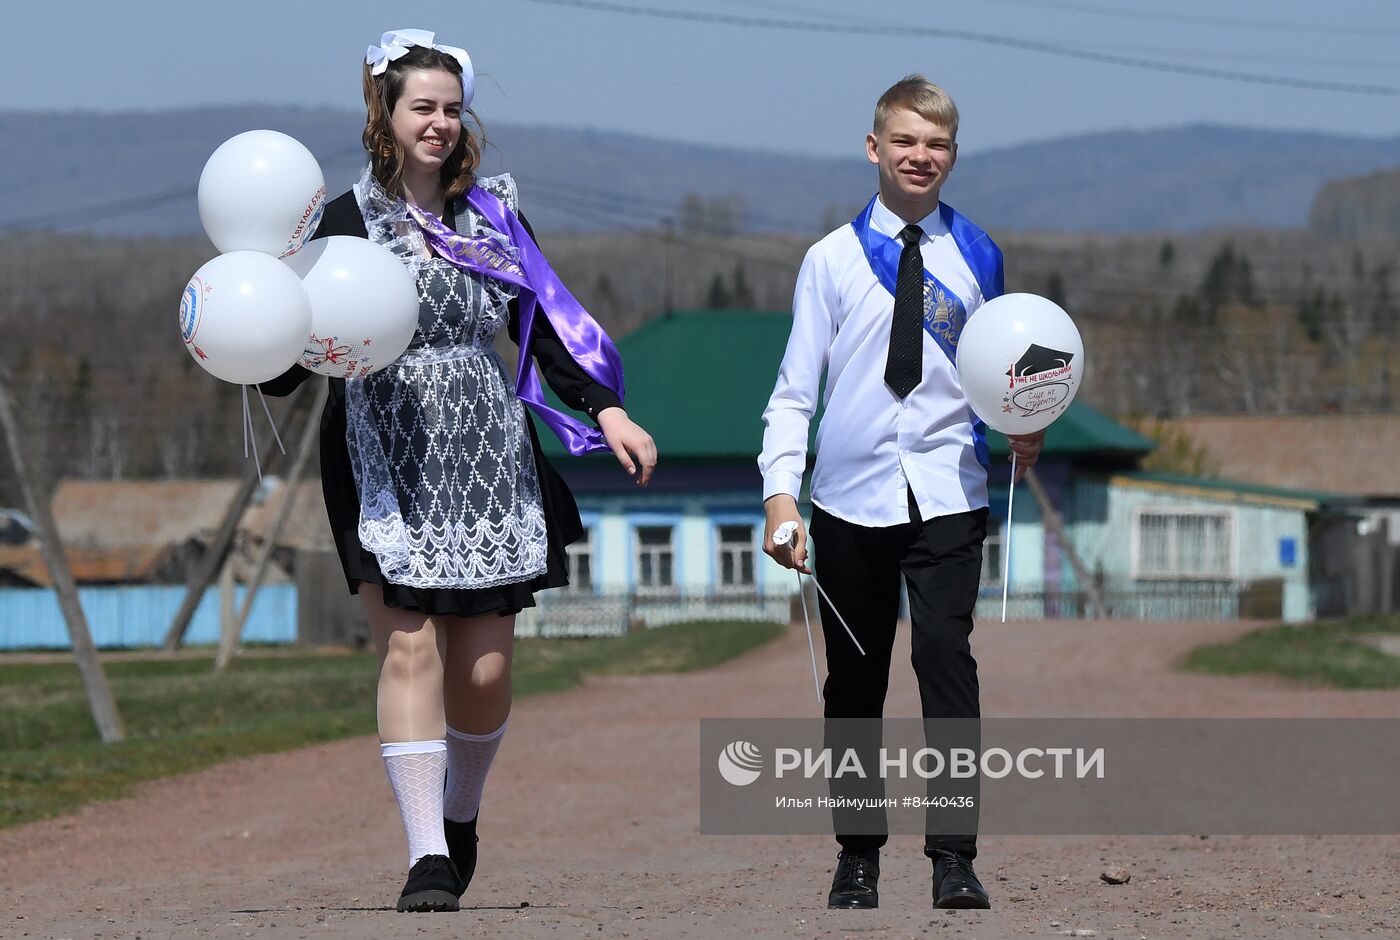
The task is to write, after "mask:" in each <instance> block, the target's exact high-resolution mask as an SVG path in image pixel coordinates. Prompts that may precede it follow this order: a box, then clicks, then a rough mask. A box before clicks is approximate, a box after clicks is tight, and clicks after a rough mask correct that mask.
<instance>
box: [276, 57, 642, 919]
mask: <svg viewBox="0 0 1400 940" xmlns="http://www.w3.org/2000/svg"><path fill="white" fill-rule="evenodd" d="M363 79H364V95H365V105H366V107H367V109H368V113H367V116H366V120H365V130H364V135H363V141H364V145H365V149H366V150H367V151H368V152H369V166H368V167H367V168H366V170H365V172H364V174H363V175H362V176H361V178H360V181H359V182H358V183H356V184H355V186H354V188H353V189H352V190H351V191H350V192H347V193H345V194H344V195H342V196H340V197H339V198H337V199H334V200H332V201H331V202H330V203H329V204H328V205H327V206H326V212H325V216H324V218H323V219H322V222H321V226H320V228H319V229H318V230H317V232H316V235H315V236H314V237H323V236H326V235H358V236H361V237H368V238H369V239H370V240H372V241H374V242H376V243H378V244H381V245H384V246H386V247H388V248H389V249H391V250H392V251H394V252H395V253H396V254H398V255H399V256H400V258H401V259H402V261H403V263H404V264H405V265H407V266H408V268H409V269H410V270H411V271H412V272H413V274H414V276H415V279H416V281H417V284H418V292H419V302H420V308H419V323H418V330H417V332H416V333H415V334H414V337H413V341H412V342H411V343H410V345H409V348H408V350H407V351H406V352H405V353H404V354H403V356H402V357H400V358H399V359H398V360H397V361H396V362H395V363H394V364H393V365H391V366H390V367H388V368H387V369H384V370H382V371H380V372H378V373H375V374H373V375H370V376H368V377H365V378H363V379H351V380H348V381H342V380H338V379H332V380H331V395H330V398H329V400H328V402H327V405H326V411H325V415H324V417H323V419H322V425H321V431H322V433H321V472H322V485H323V489H324V492H325V497H326V508H327V511H328V514H329V516H330V521H331V527H332V529H333V532H334V535H335V540H336V544H337V547H338V550H339V554H340V558H341V562H342V564H343V566H344V568H345V577H346V580H347V582H348V583H349V587H350V591H351V592H352V593H358V594H359V595H360V597H361V598H362V599H363V601H364V604H365V609H366V611H367V612H368V615H369V622H370V627H371V630H372V632H373V635H374V641H375V646H376V649H377V650H378V652H379V657H380V663H381V667H380V674H379V693H378V720H379V737H380V740H381V742H382V744H381V752H382V755H383V758H384V764H385V767H386V769H387V770H388V774H389V781H390V784H391V785H392V787H393V790H394V796H395V798H396V799H397V800H398V805H399V811H400V813H401V815H402V817H403V825H404V830H405V832H406V833H407V835H408V854H409V874H408V880H407V883H406V884H405V885H404V888H403V892H402V894H401V896H400V897H399V902H398V909H399V910H400V911H455V910H457V909H458V899H459V898H460V897H461V895H462V893H463V892H464V891H465V890H466V887H467V884H468V882H470V880H471V877H472V873H473V871H474V870H475V867H476V843H477V834H476V817H477V810H478V806H479V804H480V800H481V791H482V785H483V783H484V782H485V779H486V774H487V771H488V770H489V769H490V767H491V761H492V758H493V757H494V756H495V753H496V749H497V747H498V746H499V745H500V741H501V735H502V734H503V733H504V731H505V727H506V717H507V715H508V714H509V712H510V703H511V684H510V665H511V646H512V640H513V638H514V630H515V614H516V613H518V612H519V611H520V610H521V609H522V608H525V607H530V606H533V605H534V597H533V595H534V592H535V591H538V590H541V589H543V588H548V587H557V586H559V585H563V584H566V583H568V578H567V563H566V556H565V551H564V546H565V545H567V544H568V543H569V542H571V541H574V540H575V539H577V538H579V537H580V536H581V535H582V526H581V524H580V521H579V516H578V510H577V507H576V506H575V505H574V501H573V497H572V496H571V495H570V494H569V491H568V489H567V488H566V487H565V485H564V482H563V481H562V480H561V479H560V478H559V476H558V475H557V474H556V473H555V472H554V470H553V469H552V468H551V467H550V466H549V464H548V463H546V462H545V460H544V457H543V456H542V455H541V453H540V449H539V441H538V439H537V438H536V435H535V430H534V427H533V425H532V423H531V421H530V420H528V419H527V418H526V416H525V411H524V408H523V407H522V404H521V400H522V398H523V399H524V400H526V401H529V402H530V403H531V405H532V407H534V408H535V410H536V411H537V412H538V413H539V414H540V415H541V417H543V418H544V419H545V421H546V422H547V423H548V424H549V425H550V427H551V428H552V429H553V430H554V431H555V433H557V434H559V436H560V437H561V439H562V440H563V441H564V442H565V444H566V445H567V446H568V448H569V450H570V451H571V452H572V453H575V454H581V453H585V452H588V451H591V450H601V449H603V448H605V447H606V448H611V449H612V451H613V452H614V453H615V454H616V455H617V457H618V460H619V461H620V462H621V464H622V465H623V467H624V468H626V470H627V472H628V473H631V474H637V471H638V469H640V475H638V476H637V482H638V483H639V484H642V485H645V484H646V483H647V482H648V481H649V479H650V477H651V472H652V468H653V467H654V466H655V464H656V447H655V445H654V444H653V442H652V439H651V437H650V436H649V435H648V434H647V433H646V431H644V430H643V429H642V428H641V427H639V426H637V425H636V424H634V423H633V422H632V421H631V420H630V419H629V418H628V417H627V413H626V412H625V411H624V410H623V409H622V406H621V393H622V381H621V380H622V372H621V362H620V361H619V360H618V358H617V352H616V349H615V348H614V347H613V345H612V343H611V341H610V340H609V339H608V338H607V336H606V334H605V333H603V331H602V329H601V328H599V327H598V325H597V324H596V323H595V322H594V321H593V320H592V318H591V317H589V315H588V314H587V312H585V311H584V310H583V308H582V307H580V306H579V305H578V303H577V301H575V300H574V299H573V297H572V296H571V295H570V294H569V293H568V291H567V290H566V289H565V288H564V287H563V285H562V284H560V283H559V281H558V279H557V278H556V277H555V275H554V272H553V271H552V270H551V269H550V267H549V264H548V262H546V261H545V260H544V257H543V256H542V255H541V254H540V253H539V249H538V247H536V245H535V243H534V240H533V236H532V233H531V232H530V230H529V227H528V225H526V224H525V223H524V220H523V218H520V217H518V216H516V215H515V209H516V191H515V184H514V182H513V181H512V179H511V178H510V177H509V176H508V175H503V176H496V177H490V178H481V179H479V178H477V176H476V168H477V165H478V163H479V160H480V156H481V143H482V141H481V139H480V138H479V137H478V136H477V135H476V134H474V133H473V131H472V129H471V127H469V126H468V124H467V123H465V122H464V121H463V115H464V114H466V115H470V116H471V117H472V118H473V122H474V121H475V117H476V116H475V114H474V113H473V112H472V111H471V110H470V107H469V106H470V103H471V98H472V91H473V86H474V82H473V72H472V68H471V62H470V59H469V58H468V57H467V54H466V52H464V51H463V50H461V49H457V48H455V47H452V46H442V45H437V44H435V43H434V36H433V34H432V33H430V32H426V31H424V30H395V31H392V32H388V33H385V34H384V36H383V38H382V39H381V40H380V43H379V45H377V46H371V47H369V50H368V51H367V54H366V56H365V66H364V76H363ZM478 127H479V126H478ZM537 301H538V303H537ZM503 327H505V328H508V329H509V330H510V335H511V336H512V338H514V339H515V340H516V342H517V343H519V344H520V348H521V360H522V371H521V372H520V373H519V374H518V376H517V382H516V383H511V382H509V381H508V380H507V372H506V368H505V365H504V363H503V362H502V360H501V358H500V357H499V356H498V355H497V354H496V352H495V351H494V349H493V346H492V343H493V339H494V337H495V336H496V334H497V333H498V332H499V331H500V330H501V329H502V328H503ZM532 358H533V359H534V360H537V361H538V362H539V364H540V366H541V367H542V370H543V372H544V375H545V378H546V379H547V380H548V381H549V383H550V385H551V387H552V388H554V390H555V391H556V392H557V393H558V394H559V396H560V398H561V399H562V400H563V401H564V402H566V403H567V404H569V405H570V406H571V407H575V408H578V409H579V410H580V411H582V412H585V413H586V414H587V415H588V416H589V417H591V418H593V419H594V420H595V421H596V422H597V425H598V427H596V428H595V427H592V426H589V425H585V424H583V423H582V422H579V421H577V420H576V419H574V418H572V417H570V416H566V415H563V414H561V413H559V412H557V411H553V410H551V409H549V408H547V407H545V406H544V405H543V402H541V401H540V400H539V399H540V397H541V396H540V388H539V383H538V380H537V379H535V378H534V373H533V366H532V364H531V362H530V360H531V359H532ZM310 375H311V373H309V372H307V371H305V370H303V369H301V368H300V367H293V369H292V370H290V371H289V372H288V373H287V374H285V375H283V376H281V377H279V378H278V379H276V380H274V381H273V382H270V383H267V385H265V386H264V389H265V390H266V391H269V392H271V393H273V394H283V395H285V394H288V393H289V392H291V391H292V389H294V388H295V387H296V386H297V385H299V384H300V383H301V382H302V381H304V380H305V379H306V378H308V377H309V376H310Z"/></svg>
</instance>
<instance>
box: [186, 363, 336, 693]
mask: <svg viewBox="0 0 1400 940" xmlns="http://www.w3.org/2000/svg"><path fill="white" fill-rule="evenodd" d="M316 386H317V392H316V397H315V398H313V399H312V400H311V409H310V410H309V411H308V412H307V414H306V424H305V425H303V426H302V431H301V441H300V442H299V443H298V444H297V455H296V457H295V459H293V461H292V468H291V469H290V470H288V471H287V480H286V482H285V483H284V484H283V486H282V490H283V492H282V501H281V502H280V503H279V504H278V506H277V517H276V519H274V520H273V523H272V528H271V529H270V530H268V531H267V532H265V533H263V544H262V549H261V550H260V551H259V552H258V561H257V565H256V567H254V569H253V576H252V578H250V579H249V581H248V584H247V587H246V588H245V589H244V591H243V606H242V607H241V608H240V609H239V612H238V616H237V617H236V618H234V623H233V628H232V629H231V630H227V631H224V633H223V635H222V636H220V638H219V655H218V656H217V657H216V658H215V660H214V671H215V672H222V671H223V670H224V668H225V667H226V666H228V663H229V660H230V659H232V658H233V651H234V649H235V648H236V647H237V646H238V639H239V637H241V636H242V635H243V625H244V624H245V623H247V622H248V614H249V612H251V611H252V609H253V601H254V599H256V598H257V596H258V589H259V588H261V587H262V582H263V578H264V577H266V576H267V566H268V564H269V563H270V562H271V560H272V551H273V549H274V548H275V547H276V545H277V539H278V537H280V536H281V534H282V529H283V528H284V527H285V526H286V524H287V518H288V517H289V516H291V514H292V505H293V503H295V502H296V496H297V484H298V482H299V481H300V480H301V475H302V472H303V471H304V470H305V469H306V464H307V462H308V461H309V460H310V459H311V452H312V451H313V450H314V449H315V447H316V437H317V433H318V432H319V431H320V428H321V409H323V408H325V407H326V398H327V396H329V395H330V383H329V382H317V383H316Z"/></svg>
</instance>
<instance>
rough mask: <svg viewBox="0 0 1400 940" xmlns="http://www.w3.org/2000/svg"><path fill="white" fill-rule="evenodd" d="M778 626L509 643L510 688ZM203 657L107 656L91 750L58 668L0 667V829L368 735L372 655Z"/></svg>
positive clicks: (68, 671) (672, 668)
mask: <svg viewBox="0 0 1400 940" xmlns="http://www.w3.org/2000/svg"><path fill="white" fill-rule="evenodd" d="M781 632H782V627H780V626H778V625H776V624H755V623H735V622H727V621H725V622H721V621H716V622H707V623H687V624H677V625H675V626H670V627H659V628H656V629H653V630H647V631H643V632H638V633H631V634H628V635H626V636H622V637H617V638H608V639H560V640H521V641H519V642H517V644H516V650H515V664H514V670H513V675H514V685H515V694H516V697H517V698H519V697H523V696H528V695H534V694H538V693H542V692H559V691H563V690H565V689H569V688H573V687H574V686H576V685H578V684H579V683H580V682H582V681H583V679H584V677H585V676H589V675H649V674H654V673H662V672H689V671H691V670H695V669H706V668H709V667H712V666H717V665H719V664H721V663H724V662H726V661H728V660H730V659H733V658H734V657H736V656H739V655H741V654H743V653H745V652H748V651H749V650H751V649H754V648H755V647H757V646H760V645H762V644H764V643H766V642H768V641H770V640H772V639H774V638H776V637H777V636H778V635H779V634H780V633H781ZM212 665H213V653H212V652H211V653H210V655H209V657H208V658H188V659H160V658H152V659H138V660H121V661H114V662H108V663H106V664H105V668H106V672H107V679H108V682H109V683H110V684H111V686H112V694H113V695H114V696H115V698H116V700H117V707H118V709H119V710H120V711H121V715H122V720H123V721H124V722H125V724H126V731H127V740H126V741H123V742H121V743H119V744H112V745H105V746H104V745H103V744H102V743H101V742H100V741H99V739H98V736H97V731H96V728H95V727H94V726H93V723H92V718H91V716H90V714H89V712H88V707H87V700H86V698H84V695H83V689H82V685H81V683H80V681H79V679H78V674H77V670H76V669H74V667H73V665H72V664H71V663H4V662H3V661H0V828H3V827H6V826H13V825H18V824H20V823H25V822H31V821H34V820H37V819H45V818H48V817H51V816H56V815H59V814H60V813H64V812H67V811H69V810H72V809H74V808H75V807H77V806H80V805H82V804H84V803H89V802H92V801H95V800H106V799H114V798H117V797H121V796H125V795H127V794H129V793H130V792H131V788H132V787H133V786H134V785H135V784H138V783H141V782H143V781H146V780H154V779H157V778H160V777H167V776H170V775H173V774H181V773H187V772H189V771H192V770H198V769H200V768H202V767H208V766H209V765H211V764H215V763H218V762H220V761H224V760H229V759H231V758H235V757H247V756H250V755H253V754H266V753H270V752H273V751H282V750H290V749H292V748H297V747H303V746H305V745H309V744H318V743H321V742H325V741H333V740H336V739H338V738H344V737H349V736H352V735H358V734H370V733H372V732H373V731H374V690H375V681H376V677H377V675H378V664H377V661H376V659H375V657H374V655H373V654H372V653H369V652H361V653H329V654H325V653H319V654H318V653H306V652H299V651H294V650H289V651H283V650H276V651H262V652H258V653H256V654H253V655H248V656H243V657H240V658H238V659H236V660H234V662H233V663H232V664H231V665H230V666H229V668H228V670H227V671H226V672H225V673H224V674H223V675H217V676H216V675H214V673H213V671H212Z"/></svg>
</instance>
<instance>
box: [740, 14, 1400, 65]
mask: <svg viewBox="0 0 1400 940" xmlns="http://www.w3.org/2000/svg"><path fill="white" fill-rule="evenodd" d="M1002 2H1007V3H1016V2H1022V0H1002ZM1024 2H1026V3H1027V5H1036V4H1035V0H1024ZM730 5H731V6H734V5H737V6H740V7H742V8H749V9H752V8H755V7H757V8H759V9H766V10H776V11H778V12H780V13H796V14H798V15H799V16H802V17H804V18H805V19H807V20H809V21H813V19H812V14H813V13H820V14H821V17H822V21H824V22H828V23H835V22H841V23H857V24H860V25H862V26H889V27H895V26H896V25H897V24H894V23H890V22H889V21H887V20H885V21H881V20H873V19H870V18H868V17H853V16H848V15H846V14H842V13H837V12H835V11H832V10H814V9H813V8H812V7H811V6H810V5H807V6H800V5H797V4H791V3H778V2H772V0H731V3H730ZM1114 12H1116V11H1114ZM1365 32H1366V33H1367V34H1368V35H1370V34H1372V32H1373V31H1371V30H1365ZM1071 48H1078V49H1087V50H1089V51H1091V52H1097V51H1102V50H1108V51H1117V52H1144V53H1147V54H1148V55H1159V56H1171V57H1174V58H1178V59H1219V58H1220V57H1222V56H1225V57H1228V58H1229V59H1231V60H1232V61H1249V62H1273V63H1277V64H1283V65H1288V66H1294V67H1296V66H1300V65H1315V66H1321V67H1324V68H1347V69H1375V70H1380V71H1387V72H1393V71H1400V62H1397V61H1395V60H1394V59H1358V58H1355V57H1337V58H1327V57H1320V56H1307V55H1286V54H1279V53H1261V52H1246V51H1244V50H1241V49H1238V48H1235V49H1224V50H1222V49H1196V48H1192V49H1187V48H1182V47H1181V46H1157V45H1141V44H1139V43H1125V42H1115V43H1076V44H1075V45H1074V46H1072V47H1071Z"/></svg>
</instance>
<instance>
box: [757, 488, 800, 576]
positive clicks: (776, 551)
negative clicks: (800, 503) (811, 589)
mask: <svg viewBox="0 0 1400 940" xmlns="http://www.w3.org/2000/svg"><path fill="white" fill-rule="evenodd" d="M763 513H764V515H765V516H766V517H767V521H766V522H765V524H764V527H763V551H764V554H766V555H767V556H768V557H769V558H771V559H773V560H774V561H776V562H777V563H778V564H780V565H782V566H783V567H784V568H792V569H794V570H796V571H800V572H802V573H803V574H811V573H812V569H810V568H808V567H807V528H806V527H805V526H804V525H803V524H802V516H800V515H799V514H798V512H797V500H795V499H793V498H792V497H791V496H787V495H785V494H780V495H778V496H770V497H768V499H767V500H765V501H764V503H763ZM783 523H794V524H796V529H795V531H793V533H792V536H791V538H789V539H788V542H787V544H786V545H775V544H774V543H773V534H774V533H775V532H777V531H778V527H779V526H781V525H783Z"/></svg>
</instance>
